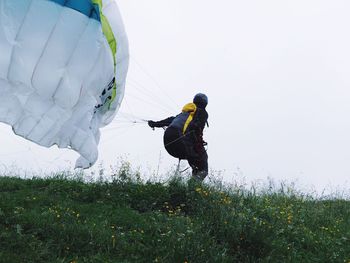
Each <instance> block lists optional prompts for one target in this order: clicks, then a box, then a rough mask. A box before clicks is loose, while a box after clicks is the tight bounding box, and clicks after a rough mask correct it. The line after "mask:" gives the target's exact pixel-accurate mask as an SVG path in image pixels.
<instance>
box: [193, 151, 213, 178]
mask: <svg viewBox="0 0 350 263" xmlns="http://www.w3.org/2000/svg"><path fill="white" fill-rule="evenodd" d="M203 149H204V148H203ZM188 163H189V165H190V166H191V167H192V176H193V177H194V178H196V179H198V180H200V181H203V180H204V179H205V177H207V175H208V154H207V152H206V151H205V149H204V150H203V151H201V153H200V155H197V156H195V158H188Z"/></svg>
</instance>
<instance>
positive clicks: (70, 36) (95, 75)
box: [0, 0, 129, 168]
mask: <svg viewBox="0 0 350 263" xmlns="http://www.w3.org/2000/svg"><path fill="white" fill-rule="evenodd" d="M128 64H129V52H128V41H127V36H126V33H125V30H124V26H123V22H122V19H121V16H120V13H119V10H118V6H117V4H116V2H115V0H0V121H1V122H4V123H7V124H9V125H11V126H12V129H13V131H14V132H15V133H16V134H17V135H20V136H22V137H24V138H26V139H28V140H31V141H33V142H35V143H37V144H39V145H42V146H46V147H50V146H52V145H55V144H56V145H57V146H58V147H60V148H72V149H73V150H75V151H77V152H78V153H79V154H80V155H81V157H80V158H79V159H78V160H77V162H76V167H81V168H88V167H90V166H92V165H93V164H94V163H95V162H96V160H97V157H98V150H97V146H98V143H99V137H100V131H99V129H100V128H101V127H103V126H105V125H107V124H109V123H110V122H111V121H112V119H113V118H114V116H115V114H116V112H117V110H118V108H119V106H120V103H121V101H122V99H123V96H124V87H125V79H126V74H127V70H128Z"/></svg>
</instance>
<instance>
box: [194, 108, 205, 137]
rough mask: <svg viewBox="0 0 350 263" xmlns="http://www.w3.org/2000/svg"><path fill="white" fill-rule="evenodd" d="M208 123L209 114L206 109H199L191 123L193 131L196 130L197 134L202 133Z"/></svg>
mask: <svg viewBox="0 0 350 263" xmlns="http://www.w3.org/2000/svg"><path fill="white" fill-rule="evenodd" d="M207 122H208V113H207V111H206V110H204V109H197V111H196V113H195V117H194V118H193V120H192V122H191V124H190V125H191V126H192V127H191V130H195V131H196V133H202V131H203V130H204V128H205V125H206V124H207Z"/></svg>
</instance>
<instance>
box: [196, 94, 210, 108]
mask: <svg viewBox="0 0 350 263" xmlns="http://www.w3.org/2000/svg"><path fill="white" fill-rule="evenodd" d="M193 103H194V104H196V106H197V107H198V108H203V109H204V108H205V107H206V106H207V104H208V97H207V95H205V94H203V93H198V94H196V96H194V98H193Z"/></svg>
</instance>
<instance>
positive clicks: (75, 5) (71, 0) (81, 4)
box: [48, 0, 101, 21]
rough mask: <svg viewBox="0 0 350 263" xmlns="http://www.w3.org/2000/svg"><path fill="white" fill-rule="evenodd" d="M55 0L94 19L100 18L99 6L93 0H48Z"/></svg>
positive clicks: (53, 0) (52, 0) (54, 0)
mask: <svg viewBox="0 0 350 263" xmlns="http://www.w3.org/2000/svg"><path fill="white" fill-rule="evenodd" d="M48 1H51V2H55V3H57V4H59V5H62V6H65V7H68V8H72V9H74V10H76V11H78V12H80V13H82V14H84V15H86V16H88V17H90V18H92V19H96V20H98V21H101V20H100V12H99V7H98V6H97V5H95V4H93V3H91V0H48Z"/></svg>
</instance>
